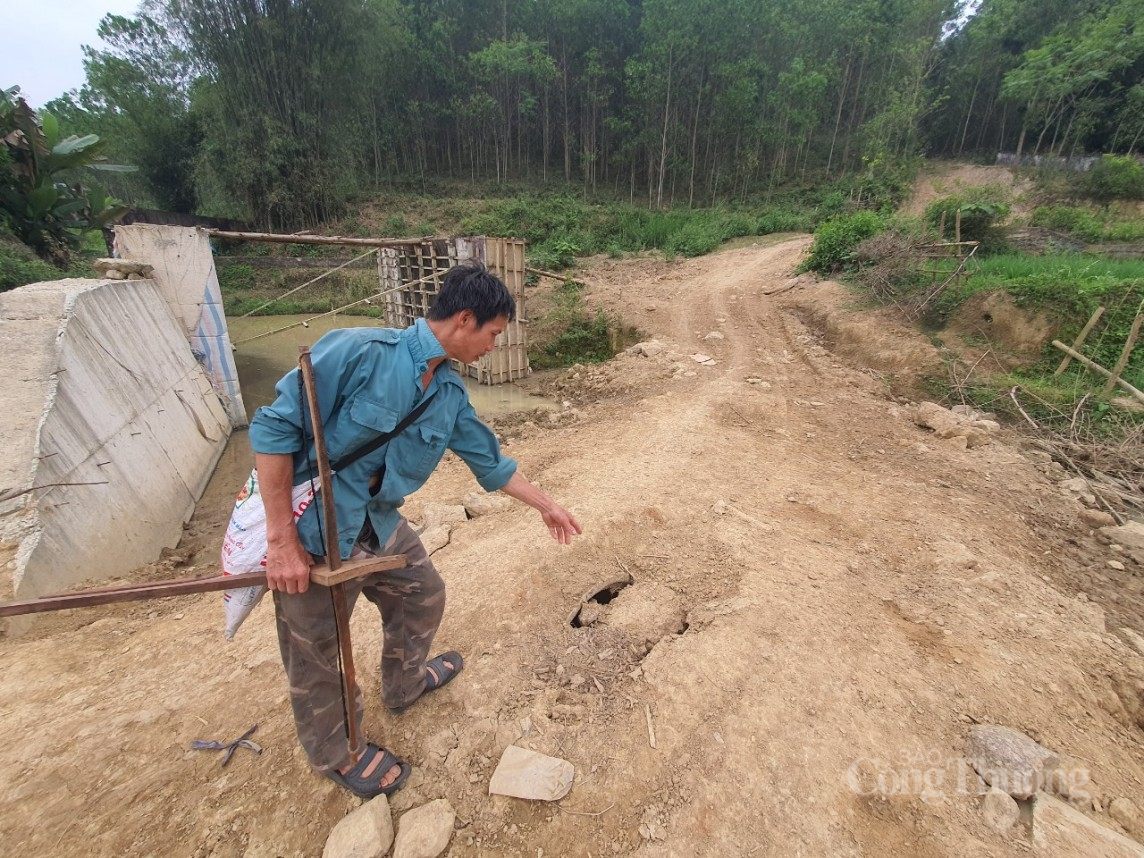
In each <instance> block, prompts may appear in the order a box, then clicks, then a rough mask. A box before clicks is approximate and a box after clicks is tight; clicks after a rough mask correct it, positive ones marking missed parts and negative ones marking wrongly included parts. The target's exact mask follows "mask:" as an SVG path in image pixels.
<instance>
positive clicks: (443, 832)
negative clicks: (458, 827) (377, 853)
mask: <svg viewBox="0 0 1144 858" xmlns="http://www.w3.org/2000/svg"><path fill="white" fill-rule="evenodd" d="M456 818H457V815H456V814H455V813H454V812H453V805H451V804H449V800H448V799H447V798H439V799H437V800H436V801H431V802H429V803H428V804H423V805H421V807H415V808H413V810H410V811H407V812H406V813H404V814H402V816H401V819H400V820H399V821H398V823H397V845H396V846H394V847H393V858H437V856H438V855H440V854H441V853H442V852H444V851H445V848H446V847H447V846H448V845H449V839H450V838H451V837H452V836H453V821H454V820H455V819H456Z"/></svg>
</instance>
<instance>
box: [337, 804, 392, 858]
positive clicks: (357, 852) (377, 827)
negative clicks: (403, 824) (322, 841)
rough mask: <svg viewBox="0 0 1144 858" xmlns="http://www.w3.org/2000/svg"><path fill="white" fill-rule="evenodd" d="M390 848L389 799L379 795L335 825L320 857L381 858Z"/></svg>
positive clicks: (390, 820) (390, 822)
mask: <svg viewBox="0 0 1144 858" xmlns="http://www.w3.org/2000/svg"><path fill="white" fill-rule="evenodd" d="M392 845H393V817H392V816H391V815H390V812H389V800H388V799H387V798H386V797H385V796H383V795H379V796H378V797H377V798H374V799H371V800H370V801H367V802H366V803H365V804H363V805H362V806H361V807H359V808H358V809H357V810H355V811H354V812H353V813H351V814H350V815H349V816H347V817H346V818H345V819H343V820H342V821H341V822H339V823H338V824H337V825H335V826H334V830H333V831H331V832H330V836H329V837H328V838H327V839H326V848H325V849H323V850H322V858H382V856H383V855H385V853H386V852H388V851H389V847H390V846H392Z"/></svg>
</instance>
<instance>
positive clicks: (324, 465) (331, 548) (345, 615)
mask: <svg viewBox="0 0 1144 858" xmlns="http://www.w3.org/2000/svg"><path fill="white" fill-rule="evenodd" d="M298 371H299V372H301V373H302V385H303V386H304V387H305V389H306V402H307V405H308V406H309V409H310V424H311V425H310V428H311V431H312V432H313V434H314V458H316V459H317V460H318V482H319V484H320V486H321V490H320V492H319V493H320V494H321V496H322V513H323V516H322V518H323V520H324V525H325V529H326V565H327V566H328V567H329V569H330V571H331V572H336V571H337V570H338V568H339V567H340V566H341V565H342V554H341V550H340V549H339V548H338V518H337V512H336V510H335V509H334V480H333V473H332V471H331V470H330V456H329V453H328V452H327V450H326V438H325V434H324V432H323V431H322V410H321V407H320V405H319V403H318V385H317V383H316V382H315V380H314V364H313V362H312V361H311V358H310V349H309V347H308V346H301V347H300V348H299V349H298ZM330 596H331V598H332V599H333V602H334V620H335V622H336V623H337V630H338V651H339V653H340V655H341V660H342V705H343V706H344V708H345V716H346V741H347V742H349V748H350V754H351V755H352V754H355V753H356V752H357V744H358V741H357V737H358V729H357V677H356V675H355V673H354V650H353V641H352V640H351V639H350V617H349V611H348V610H347V606H346V591H345V585H343V584H334V585H333V586H332V587H330Z"/></svg>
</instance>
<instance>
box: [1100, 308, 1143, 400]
mask: <svg viewBox="0 0 1144 858" xmlns="http://www.w3.org/2000/svg"><path fill="white" fill-rule="evenodd" d="M1140 310H1144V301H1142V302H1141V303H1140V308H1139V309H1137V311H1136V318H1135V319H1133V320H1132V330H1131V331H1129V332H1128V339H1127V340H1125V342H1124V348H1123V349H1122V350H1121V352H1120V358H1119V359H1118V360H1117V361H1116V366H1115V367H1114V368H1113V370H1112V377H1111V378H1109V379H1108V383H1107V384H1106V385H1104V393H1108V392H1109V391H1111V390H1112V387H1113V385H1115V384H1116V380H1117V379H1118V378H1120V373H1122V372H1124V367H1126V366H1128V357H1129V356H1130V355H1131V354H1132V349H1133V348H1134V347H1135V346H1136V338H1137V337H1138V336H1140V324H1141V323H1142V322H1144V314H1142V313H1141V312H1140Z"/></svg>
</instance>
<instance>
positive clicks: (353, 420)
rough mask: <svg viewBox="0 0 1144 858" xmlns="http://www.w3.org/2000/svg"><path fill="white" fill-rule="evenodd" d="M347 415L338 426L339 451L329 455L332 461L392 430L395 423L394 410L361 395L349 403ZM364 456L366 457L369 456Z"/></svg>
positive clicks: (395, 414) (395, 415)
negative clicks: (346, 418) (347, 417)
mask: <svg viewBox="0 0 1144 858" xmlns="http://www.w3.org/2000/svg"><path fill="white" fill-rule="evenodd" d="M349 417H350V419H349V420H348V421H345V423H344V425H342V426H339V427H338V432H337V438H336V441H337V444H336V446H337V448H338V449H339V450H340V453H339V454H338V455H337V456H332V457H331V458H332V459H333V460H334V461H337V459H339V458H342V457H344V456H348V455H349V454H350V453H353V452H355V451H356V450H359V449H360V448H361V447H363V446H365V445H366V444H368V443H369V442H370V441H372V440H374V439H375V438H377V437H378V436H379V435H384V434H385V433H386V432H392V431H393V427H394V426H396V425H397V412H396V411H394V410H393V409H392V408H390V407H389V406H387V405H382V404H381V403H380V402H375V401H373V400H371V399H366V398H365V397H361V396H359V397H357V398H355V399H354V401H353V402H352V403H350V408H349ZM331 446H334V445H333V444H331ZM371 455H372V454H371ZM365 458H366V459H368V458H369V456H366V457H365Z"/></svg>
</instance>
